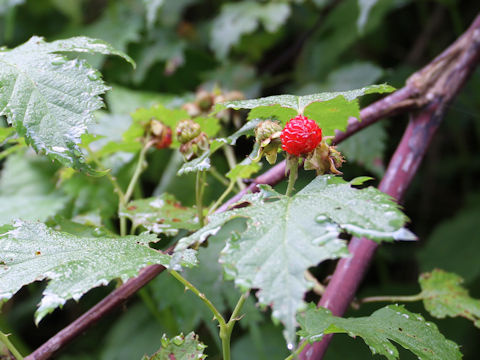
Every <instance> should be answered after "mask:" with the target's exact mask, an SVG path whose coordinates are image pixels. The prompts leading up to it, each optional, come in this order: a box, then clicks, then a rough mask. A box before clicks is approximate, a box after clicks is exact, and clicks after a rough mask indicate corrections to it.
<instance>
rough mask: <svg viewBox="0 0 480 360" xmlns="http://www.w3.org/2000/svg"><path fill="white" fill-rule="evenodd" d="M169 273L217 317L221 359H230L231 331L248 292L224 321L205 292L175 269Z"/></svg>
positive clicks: (238, 318)
mask: <svg viewBox="0 0 480 360" xmlns="http://www.w3.org/2000/svg"><path fill="white" fill-rule="evenodd" d="M170 274H172V276H173V277H174V278H175V279H177V280H178V281H180V283H182V284H183V285H184V286H185V288H187V289H188V290H190V291H192V292H193V293H194V294H195V295H197V296H198V297H199V298H200V300H202V301H203V302H204V303H205V305H207V307H208V308H209V309H210V311H211V312H212V313H213V316H214V318H215V319H217V321H218V324H219V326H220V331H219V336H220V339H221V340H222V353H223V360H230V338H231V336H232V331H233V328H234V327H235V323H236V322H237V321H239V320H240V317H239V314H240V311H241V310H242V307H243V304H245V301H246V300H247V298H248V295H249V294H248V293H245V294H242V295H241V296H240V299H238V302H237V305H235V308H234V309H233V312H232V315H231V316H230V319H229V320H228V322H226V321H225V318H224V317H223V316H222V314H220V312H219V311H218V310H217V308H216V307H215V305H213V304H212V302H211V301H210V300H208V298H207V297H206V296H205V294H203V293H201V292H200V291H199V290H198V289H197V288H196V287H195V285H193V284H192V283H191V282H190V281H188V280H187V279H185V278H184V277H183V276H182V275H180V274H179V273H178V272H176V271H175V270H170Z"/></svg>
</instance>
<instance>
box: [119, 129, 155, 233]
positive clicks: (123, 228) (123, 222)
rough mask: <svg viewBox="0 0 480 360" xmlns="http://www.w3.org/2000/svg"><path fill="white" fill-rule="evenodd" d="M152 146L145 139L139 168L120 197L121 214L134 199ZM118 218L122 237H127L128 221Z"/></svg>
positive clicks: (147, 139)
mask: <svg viewBox="0 0 480 360" xmlns="http://www.w3.org/2000/svg"><path fill="white" fill-rule="evenodd" d="M152 144H153V143H152V142H151V141H150V140H149V138H148V137H147V138H146V139H145V145H144V146H143V148H142V150H141V151H140V154H139V155H138V162H137V166H136V167H135V171H134V172H133V175H132V178H131V179H130V183H129V184H128V187H127V191H126V192H125V195H122V196H120V193H119V195H118V197H119V203H118V211H119V212H120V209H121V208H122V207H126V206H127V204H128V202H129V201H130V198H131V197H132V194H133V191H134V190H135V185H136V184H137V181H138V179H139V178H140V174H141V173H142V171H143V170H144V168H145V167H144V163H145V157H146V155H147V150H148V149H149V148H150V147H151V146H152ZM117 192H118V190H117ZM118 216H119V218H120V236H125V235H127V219H126V218H125V216H124V215H121V214H120V213H119V214H118Z"/></svg>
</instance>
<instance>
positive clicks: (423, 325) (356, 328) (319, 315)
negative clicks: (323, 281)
mask: <svg viewBox="0 0 480 360" xmlns="http://www.w3.org/2000/svg"><path fill="white" fill-rule="evenodd" d="M298 322H299V324H300V326H301V328H302V329H301V330H300V331H299V332H298V334H299V335H300V336H302V337H304V338H306V340H308V341H311V342H315V341H320V340H321V339H322V337H323V335H324V334H334V333H345V334H348V335H349V336H351V337H356V336H360V337H362V338H363V340H364V341H365V343H366V344H367V345H368V346H369V347H370V350H371V351H372V353H373V354H380V355H383V356H385V357H386V358H387V359H389V360H395V359H398V358H399V354H398V349H397V348H396V346H395V345H394V344H393V343H392V341H394V342H396V343H398V344H399V345H401V346H402V347H404V348H405V349H407V350H410V351H411V352H412V353H414V354H415V355H416V356H418V358H419V359H421V360H454V359H461V358H462V354H461V353H460V350H459V347H458V345H457V344H455V343H454V342H453V341H450V340H448V339H446V338H445V337H444V336H443V335H442V334H441V333H440V332H439V331H438V328H437V326H436V325H435V324H433V323H429V322H426V321H425V319H424V318H423V317H422V316H421V315H419V314H415V313H411V312H410V311H408V310H406V309H405V308H404V307H403V306H398V305H390V306H386V307H384V308H381V309H380V310H377V311H375V312H374V313H373V314H372V315H370V316H368V317H360V318H348V319H345V318H341V317H337V316H333V315H332V314H331V312H330V311H329V310H327V309H324V308H319V309H315V307H314V306H312V307H310V308H309V309H308V310H307V311H306V312H305V313H303V314H300V315H299V316H298Z"/></svg>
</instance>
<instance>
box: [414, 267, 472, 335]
mask: <svg viewBox="0 0 480 360" xmlns="http://www.w3.org/2000/svg"><path fill="white" fill-rule="evenodd" d="M419 283H420V286H421V288H422V297H423V304H424V306H425V309H426V310H427V311H428V312H429V313H430V314H432V316H435V317H436V318H439V319H443V318H445V317H447V316H450V317H457V316H461V317H464V318H467V319H468V320H471V321H473V323H474V325H475V326H476V327H478V328H480V300H478V299H474V298H472V297H471V296H470V295H469V294H468V290H467V289H465V288H464V287H463V286H462V283H463V279H462V278H461V277H460V276H458V275H457V274H453V273H448V272H445V271H443V270H439V269H435V270H433V271H432V272H430V273H424V274H422V275H420V279H419Z"/></svg>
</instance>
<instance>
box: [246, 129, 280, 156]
mask: <svg viewBox="0 0 480 360" xmlns="http://www.w3.org/2000/svg"><path fill="white" fill-rule="evenodd" d="M281 131H282V127H281V126H280V124H279V123H277V122H276V121H272V120H266V121H263V122H261V123H259V124H258V125H257V127H256V128H255V140H256V141H257V143H258V144H259V149H258V153H257V155H256V156H255V158H254V159H252V160H253V161H260V159H261V158H262V156H264V155H265V158H266V159H267V161H268V163H269V164H271V165H273V164H275V162H276V161H277V154H278V149H279V148H280V146H281V145H282V143H281V141H280V134H281Z"/></svg>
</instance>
